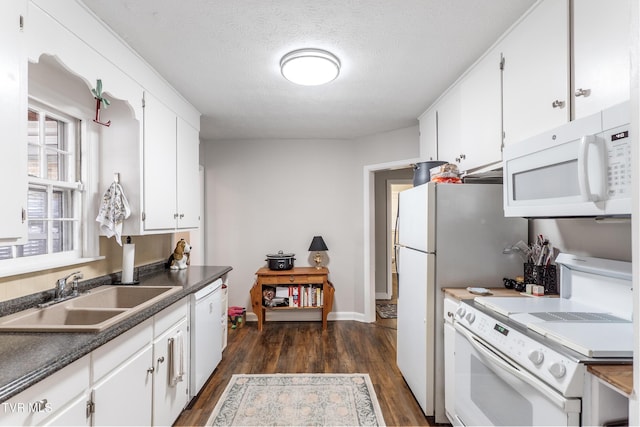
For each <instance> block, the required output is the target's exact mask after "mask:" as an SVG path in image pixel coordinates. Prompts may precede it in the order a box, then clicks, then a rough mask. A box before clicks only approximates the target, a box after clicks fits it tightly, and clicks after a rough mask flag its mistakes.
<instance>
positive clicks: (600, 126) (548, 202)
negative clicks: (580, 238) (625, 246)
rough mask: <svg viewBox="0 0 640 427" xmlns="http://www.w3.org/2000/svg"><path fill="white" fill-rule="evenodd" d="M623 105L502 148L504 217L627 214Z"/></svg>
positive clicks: (627, 114) (625, 113) (626, 142)
mask: <svg viewBox="0 0 640 427" xmlns="http://www.w3.org/2000/svg"><path fill="white" fill-rule="evenodd" d="M629 119H630V111H629V103H628V102H625V103H622V104H618V105H616V106H614V107H611V108H608V109H606V110H603V111H601V112H599V113H597V114H593V115H591V116H588V117H584V118H581V119H578V120H574V121H572V122H569V123H567V124H565V125H562V126H560V127H558V128H556V129H554V130H552V131H549V132H545V133H543V134H541V135H538V136H535V137H532V138H529V139H526V140H524V141H521V142H518V143H514V144H510V145H507V146H506V147H505V148H504V153H503V176H504V184H503V188H504V213H505V216H509V217H512V216H515V217H532V218H545V217H546V218H555V217H585V216H590V217H603V216H628V215H631V137H630V133H629V131H630V125H629V122H630V120H629Z"/></svg>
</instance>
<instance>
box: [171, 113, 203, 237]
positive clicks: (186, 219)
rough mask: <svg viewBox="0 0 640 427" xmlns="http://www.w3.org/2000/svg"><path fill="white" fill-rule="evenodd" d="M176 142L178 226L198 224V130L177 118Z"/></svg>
mask: <svg viewBox="0 0 640 427" xmlns="http://www.w3.org/2000/svg"><path fill="white" fill-rule="evenodd" d="M177 126H178V128H177V131H178V132H177V135H178V136H177V143H176V164H177V167H176V169H177V176H176V181H177V199H178V210H177V211H178V228H198V227H199V226H200V202H201V201H200V176H199V149H200V136H199V134H198V131H197V130H196V129H194V128H192V127H191V126H190V125H189V124H188V123H187V122H185V121H184V120H182V119H181V118H178V124H177Z"/></svg>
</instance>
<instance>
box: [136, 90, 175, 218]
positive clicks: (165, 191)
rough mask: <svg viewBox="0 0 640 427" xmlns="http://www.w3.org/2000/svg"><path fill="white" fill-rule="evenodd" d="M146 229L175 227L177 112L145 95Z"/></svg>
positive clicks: (149, 95)
mask: <svg viewBox="0 0 640 427" xmlns="http://www.w3.org/2000/svg"><path fill="white" fill-rule="evenodd" d="M144 213H145V220H144V228H145V230H173V229H175V227H176V219H177V211H176V115H175V114H174V113H173V111H171V110H170V109H169V108H168V107H167V106H165V105H164V104H162V103H161V102H160V101H158V100H157V99H156V98H154V97H153V96H152V95H151V94H149V93H148V92H146V93H145V94H144Z"/></svg>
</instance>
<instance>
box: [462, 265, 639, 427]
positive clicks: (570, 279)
mask: <svg viewBox="0 0 640 427" xmlns="http://www.w3.org/2000/svg"><path fill="white" fill-rule="evenodd" d="M556 262H557V264H558V265H559V266H560V294H561V295H560V298H536V297H527V296H523V297H507V298H500V297H481V298H476V299H475V300H465V301H462V302H461V303H460V304H459V306H458V308H457V311H456V313H455V317H454V319H455V320H454V327H455V329H456V337H455V385H454V395H455V404H454V411H455V414H454V416H453V417H454V420H452V422H453V423H454V424H457V425H556V426H558V425H567V426H578V425H581V424H588V423H589V422H590V421H591V420H590V418H589V414H588V413H585V411H583V409H582V407H583V405H586V404H587V403H586V402H587V401H588V399H589V397H588V396H585V395H584V394H585V391H584V390H585V375H586V363H587V362H589V363H632V357H633V323H632V320H631V319H632V301H633V299H632V297H631V295H632V289H631V263H628V262H621V261H613V260H603V259H599V258H590V257H578V256H574V255H569V254H560V256H559V257H558V259H557V261H556ZM583 400H585V402H583ZM620 404H621V403H620V402H617V401H616V402H611V405H613V406H616V405H618V406H619V405H620ZM623 409H624V408H623Z"/></svg>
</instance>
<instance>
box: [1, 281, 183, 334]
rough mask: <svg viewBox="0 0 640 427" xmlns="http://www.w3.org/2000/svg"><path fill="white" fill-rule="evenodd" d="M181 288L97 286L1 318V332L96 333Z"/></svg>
mask: <svg viewBox="0 0 640 427" xmlns="http://www.w3.org/2000/svg"><path fill="white" fill-rule="evenodd" d="M181 288H182V287H181V286H110V285H106V286H100V287H98V288H95V289H92V290H91V291H90V292H89V293H87V294H83V295H80V296H78V297H76V298H73V299H69V300H66V301H63V302H60V303H58V304H55V305H52V306H49V307H46V308H32V309H29V310H24V311H21V312H19V313H15V314H12V315H9V316H5V317H1V318H0V331H25V332H99V331H101V330H104V329H106V328H108V327H109V326H112V325H114V324H115V323H117V322H119V321H121V320H124V319H126V318H127V317H129V316H131V315H133V314H135V313H137V312H139V311H140V310H143V309H144V308H146V307H149V306H151V305H153V304H155V303H156V302H158V301H160V300H161V299H163V298H165V297H167V296H169V295H171V294H173V293H175V292H178V291H179V290H180V289H181Z"/></svg>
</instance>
